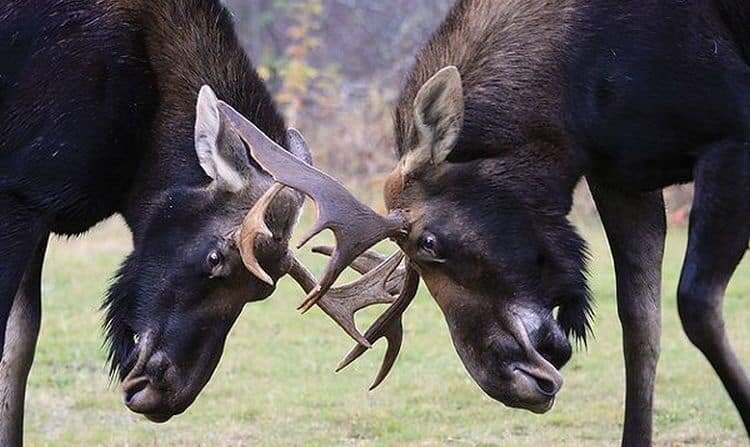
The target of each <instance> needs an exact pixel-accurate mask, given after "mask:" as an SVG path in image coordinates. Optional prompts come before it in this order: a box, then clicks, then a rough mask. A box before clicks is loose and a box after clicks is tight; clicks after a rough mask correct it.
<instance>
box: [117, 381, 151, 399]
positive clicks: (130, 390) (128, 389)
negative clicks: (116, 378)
mask: <svg viewBox="0 0 750 447" xmlns="http://www.w3.org/2000/svg"><path fill="white" fill-rule="evenodd" d="M148 384H149V380H148V379H147V378H145V377H141V378H139V379H136V380H134V381H132V382H131V383H128V384H127V385H126V386H125V389H124V390H123V394H124V395H123V401H124V402H125V405H130V404H131V403H132V402H133V397H135V395H136V394H138V393H139V392H141V391H143V390H144V389H145V388H146V387H147V386H148Z"/></svg>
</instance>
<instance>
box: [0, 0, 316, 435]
mask: <svg viewBox="0 0 750 447" xmlns="http://www.w3.org/2000/svg"><path fill="white" fill-rule="evenodd" d="M0 37H1V38H2V39H0V55H2V59H3V60H4V61H6V62H7V63H3V64H2V66H1V67H0V135H2V139H0V253H2V259H0V349H1V351H0V352H1V353H2V362H1V363H0V444H2V445H4V446H6V445H7V446H11V445H19V444H20V443H21V433H22V421H23V400H24V393H25V384H26V377H27V375H28V372H29V368H30V366H31V362H32V359H33V355H34V347H35V343H36V337H37V332H38V329H39V319H40V272H41V266H42V262H43V259H44V253H45V246H46V241H47V238H48V237H49V235H50V234H52V233H55V234H62V235H74V234H79V233H82V232H85V231H86V230H87V229H88V228H90V227H91V226H92V225H94V224H96V223H97V222H99V221H101V220H102V219H104V218H106V217H108V216H110V215H112V214H115V213H119V214H121V215H122V216H124V218H125V220H126V222H127V224H128V226H129V227H130V229H131V230H132V233H133V245H134V249H133V252H132V253H131V254H130V255H129V256H128V257H127V259H126V260H125V262H124V263H123V265H122V268H121V269H120V271H119V273H118V276H117V278H116V281H115V282H114V284H113V285H112V287H111V289H110V291H109V294H108V296H107V298H106V301H105V305H104V307H105V309H106V335H107V342H108V346H109V358H110V360H111V369H112V373H113V374H116V375H118V377H119V379H120V380H121V381H123V392H124V400H125V403H126V405H127V406H128V407H129V408H130V409H131V410H133V411H135V412H138V413H142V414H145V415H146V416H147V417H149V418H150V419H151V420H154V421H164V420H166V419H169V418H170V417H171V416H173V415H175V414H179V413H181V412H183V411H184V410H185V409H186V408H187V407H188V406H189V405H190V404H191V403H192V402H193V400H194V399H195V398H196V396H197V395H198V393H199V392H200V390H201V389H202V388H203V387H204V386H205V384H206V382H207V381H208V379H209V377H210V376H211V374H212V372H213V370H214V368H215V367H216V364H217V362H218V360H219V357H220V355H221V352H222V349H223V345H224V341H225V339H226V336H227V334H228V332H229V330H230V328H231V326H232V324H233V323H234V321H235V320H236V318H237V316H238V315H239V313H240V310H241V308H242V306H243V305H244V304H245V303H246V302H248V301H253V300H259V299H263V298H266V297H267V296H269V295H270V294H271V292H272V291H273V289H274V284H275V281H276V280H277V279H278V278H279V277H280V276H282V275H284V274H285V273H287V271H288V270H289V268H290V266H291V265H292V258H291V257H290V255H289V253H288V251H287V243H288V240H289V235H290V233H291V230H292V226H293V224H294V222H295V221H296V219H297V216H298V211H299V208H300V206H301V196H300V195H299V194H297V193H294V192H292V191H283V192H281V193H280V194H278V195H277V197H276V200H275V201H274V202H273V203H272V204H270V209H271V212H270V213H268V215H267V219H266V224H267V225H268V227H269V229H270V233H271V236H272V237H266V238H263V239H259V240H257V241H255V244H254V245H253V246H251V247H247V246H245V247H244V248H243V247H241V245H242V244H241V243H240V242H239V238H238V234H239V232H240V231H239V229H240V227H241V224H242V223H243V221H244V220H245V217H246V215H247V213H248V211H249V209H250V207H251V206H252V204H253V203H255V202H256V201H257V200H258V199H259V198H260V197H261V196H262V194H263V193H264V191H265V190H266V189H268V188H269V187H270V186H271V184H272V183H271V179H270V177H269V176H268V175H267V174H264V173H263V172H262V171H260V170H258V169H257V165H256V164H255V163H254V161H252V160H251V159H250V158H249V156H248V153H247V150H246V148H245V146H244V145H243V143H242V142H241V141H240V140H239V138H238V137H237V136H235V135H234V134H233V133H232V132H231V131H230V130H229V129H228V127H227V126H226V123H225V121H224V120H223V119H222V117H221V116H220V115H219V111H218V108H217V105H218V100H217V96H216V95H218V96H220V97H222V98H224V99H226V100H228V101H232V103H233V104H236V105H237V107H238V108H239V109H240V110H242V111H243V112H244V113H247V114H248V116H251V117H252V119H253V120H254V121H255V122H256V123H258V125H259V126H260V127H261V128H262V129H263V130H264V132H266V133H267V134H268V135H270V136H271V138H273V139H274V140H275V141H276V142H278V143H279V144H281V145H284V146H286V145H287V136H286V135H287V133H286V130H285V126H284V121H283V119H282V118H281V116H280V115H279V114H278V113H277V111H276V109H275V107H274V104H273V103H272V100H271V97H270V95H269V94H268V92H267V91H266V89H265V87H264V85H263V83H262V81H261V80H260V78H259V77H258V76H257V75H256V73H255V71H254V69H253V67H252V66H251V64H250V62H249V60H248V58H247V57H246V55H245V54H244V52H243V50H242V49H241V47H240V45H239V43H238V41H237V39H236V37H235V34H234V30H233V26H232V23H231V20H230V17H229V13H228V12H227V11H226V10H225V9H224V8H223V7H222V6H221V5H220V4H219V2H218V1H217V0H158V1H139V0H120V1H118V0H114V1H110V2H100V1H95V0H83V1H73V2H71V1H63V0H44V1H38V2H34V5H33V7H31V5H30V4H26V3H25V2H20V3H19V2H4V3H3V4H2V5H0ZM206 84H208V85H211V86H212V87H213V88H214V89H215V92H216V93H214V91H212V90H211V89H210V88H208V87H204V88H203V89H202V90H200V89H201V86H203V85H206ZM199 90H200V96H199V97H198V98H197V93H198V91H199ZM196 99H197V104H198V106H197V109H196ZM295 147H296V148H297V149H298V150H297V152H296V153H295V155H296V156H299V157H300V158H302V159H304V160H305V161H306V162H309V161H310V157H309V153H305V152H303V151H304V150H306V149H305V148H304V147H303V146H300V145H297V146H295ZM238 246H240V247H238ZM243 251H244V252H248V251H252V252H253V253H254V255H255V256H256V257H257V259H258V261H259V263H260V265H262V267H263V270H264V271H265V272H267V276H265V277H263V278H258V277H256V276H254V275H252V274H251V272H250V271H249V270H248V268H246V267H245V265H244V263H243V262H242V259H241V258H242V257H243V256H242V253H241V252H243ZM52 318H54V316H52Z"/></svg>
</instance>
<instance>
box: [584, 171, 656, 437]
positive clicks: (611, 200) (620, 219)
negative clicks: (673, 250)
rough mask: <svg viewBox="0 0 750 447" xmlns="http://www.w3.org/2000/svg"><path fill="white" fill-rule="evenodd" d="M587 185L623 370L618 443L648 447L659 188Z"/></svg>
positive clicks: (651, 405) (654, 355)
mask: <svg viewBox="0 0 750 447" xmlns="http://www.w3.org/2000/svg"><path fill="white" fill-rule="evenodd" d="M590 186H591V191H592V194H593V196H594V200H595V201H596V206H597V208H598V209H599V213H600V215H601V219H602V223H603V224H604V228H605V230H606V232H607V238H608V239H609V245H610V249H611V251H612V258H613V260H614V264H615V272H616V276H617V310H618V314H619V317H620V323H621V325H622V332H623V352H624V355H625V375H626V390H625V424H624V427H623V436H622V445H623V446H649V445H651V436H652V411H653V396H654V381H655V378H656V364H657V362H658V360H659V338H660V334H661V311H660V304H661V264H662V259H663V256H664V238H665V234H666V220H665V215H664V200H663V198H662V194H661V192H658V193H657V192H655V193H647V194H626V193H621V192H616V191H612V190H609V189H607V188H604V187H601V186H597V185H595V184H594V183H593V182H591V183H590Z"/></svg>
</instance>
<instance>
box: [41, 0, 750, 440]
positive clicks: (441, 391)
mask: <svg viewBox="0 0 750 447" xmlns="http://www.w3.org/2000/svg"><path fill="white" fill-rule="evenodd" d="M223 1H224V3H225V4H226V5H227V6H228V7H229V8H230V10H232V12H233V13H234V16H235V20H236V22H237V27H236V29H237V32H238V33H239V36H240V39H241V40H242V42H243V44H244V45H245V47H246V48H247V50H248V52H249V54H250V55H251V57H252V59H253V61H254V62H255V64H256V65H257V67H258V68H259V71H260V72H261V74H262V76H263V77H264V79H265V80H266V81H267V83H268V85H269V87H270V89H271V90H272V92H273V94H274V96H275V97H276V99H277V102H278V104H279V105H280V106H281V107H282V108H283V111H284V113H285V115H286V116H287V119H288V121H289V123H290V124H293V125H295V126H297V127H299V128H300V129H302V130H303V131H304V133H305V135H306V137H307V138H308V140H309V141H310V143H311V146H312V148H313V151H314V156H315V159H316V163H317V164H318V166H321V167H322V168H323V169H325V170H326V171H328V172H330V173H332V174H333V175H335V176H337V177H339V178H340V179H342V180H343V181H344V183H346V184H347V186H349V187H351V188H353V189H354V190H356V192H357V194H358V195H359V196H360V197H363V198H365V200H367V201H369V202H370V203H371V204H372V205H373V206H375V207H382V195H381V188H382V184H383V178H384V176H385V175H387V173H388V172H389V171H390V170H391V168H392V167H393V166H394V164H395V157H394V150H393V146H394V142H393V136H392V135H393V134H392V119H391V105H392V103H393V102H394V100H395V98H396V96H397V94H398V92H399V88H400V87H401V84H402V82H403V79H404V76H405V73H406V72H407V71H408V70H409V67H410V66H411V64H412V61H413V59H414V55H415V53H416V51H417V49H418V48H419V47H420V45H421V44H422V43H423V42H424V41H425V40H426V39H427V38H428V36H429V35H430V33H431V32H432V30H433V29H435V27H436V26H437V25H438V24H439V23H440V21H441V20H442V18H443V17H444V16H445V14H446V12H447V11H448V9H449V8H450V6H451V5H452V3H453V1H452V0H372V1H368V0H223ZM667 196H668V207H669V216H670V223H671V229H670V235H669V238H668V240H667V250H666V255H665V261H664V289H663V290H664V292H663V297H664V298H663V327H664V329H663V331H664V332H663V343H662V354H661V362H660V366H659V370H658V377H657V388H656V402H655V437H656V444H657V445H669V446H687V445H696V446H704V445H711V446H719V445H727V446H729V445H731V446H734V445H747V437H746V435H745V432H744V428H743V427H742V425H741V422H740V418H739V416H738V415H737V412H736V410H735V409H734V407H733V406H732V404H731V402H730V401H729V398H728V396H727V394H726V393H725V391H724V389H723V387H722V385H721V383H720V382H719V380H718V378H717V377H716V375H715V374H714V372H713V371H712V369H711V368H710V366H709V365H708V363H707V362H706V361H705V359H704V358H703V357H702V355H701V354H700V353H699V352H698V351H697V350H696V349H694V348H693V347H692V345H691V344H690V343H689V341H688V340H687V339H686V337H685V336H684V334H683V333H682V329H681V325H680V322H679V318H678V316H677V310H676V305H675V291H676V283H677V278H678V277H679V273H680V266H681V263H682V257H683V253H684V250H685V243H686V231H685V228H684V225H685V223H686V219H687V217H688V213H689V203H690V199H691V189H690V187H689V186H684V187H678V188H672V189H670V190H669V191H668V192H667ZM309 209H310V207H309V206H308V207H307V213H308V214H307V217H305V218H304V219H303V221H302V222H301V223H300V225H299V227H298V231H304V230H305V229H306V228H308V227H309ZM573 214H574V215H573V220H574V222H575V223H576V225H577V227H578V229H579V231H580V232H581V233H582V235H583V236H584V237H585V239H586V240H587V242H588V244H589V248H590V253H591V262H590V268H589V279H590V286H591V289H592V292H593V294H594V297H595V302H596V320H595V322H594V332H595V334H596V335H595V337H594V338H593V339H592V340H590V342H589V346H588V348H585V349H584V348H583V347H581V348H580V349H578V350H577V352H576V353H575V354H574V357H573V360H572V361H571V362H570V363H569V364H568V365H567V366H566V367H565V368H564V370H563V375H564V377H565V386H564V387H563V389H562V391H561V393H560V395H559V398H558V401H557V403H556V405H555V408H554V409H553V410H552V411H551V412H550V413H549V414H546V415H544V416H537V415H532V414H530V413H528V412H523V411H519V410H512V409H508V408H505V407H504V406H502V405H501V404H498V403H497V402H494V401H492V400H491V399H489V398H488V397H487V396H485V395H484V393H482V392H481V390H479V388H478V387H477V386H476V384H475V383H474V382H473V380H471V378H470V377H469V376H468V374H467V373H466V372H465V370H464V368H463V365H462V364H461V362H460V361H459V359H458V357H457V355H456V352H455V350H454V348H453V346H452V343H451V340H450V336H449V334H448V330H447V327H446V325H445V322H444V320H443V317H442V314H441V313H440V311H439V310H438V308H437V306H436V305H435V303H434V302H433V300H432V298H431V297H430V296H429V294H428V293H427V292H426V290H425V289H424V287H422V288H421V291H420V293H419V295H418V296H417V298H416V300H415V302H414V303H413V304H412V305H411V307H410V308H409V310H408V311H407V312H406V314H405V317H404V326H405V339H404V346H403V349H402V352H401V355H400V357H399V359H398V361H397V362H396V365H395V367H394V368H393V371H392V372H391V374H390V375H389V377H388V378H387V379H386V381H385V382H384V383H383V384H382V385H381V386H380V388H378V389H377V390H376V391H374V392H368V391H367V388H368V386H369V384H370V381H371V380H372V378H373V377H374V376H375V373H376V371H377V368H378V366H379V363H380V359H381V358H382V355H383V353H384V350H385V349H384V348H385V347H384V345H383V343H378V344H377V345H376V346H375V348H374V349H373V351H372V352H370V353H368V354H367V355H365V356H364V357H363V358H362V359H361V360H359V361H358V362H355V363H354V364H353V365H352V366H351V367H349V368H347V369H346V370H344V371H343V372H341V373H339V374H334V373H333V369H334V367H335V365H336V364H337V363H338V361H339V360H340V359H341V358H342V357H343V355H344V354H345V353H346V352H347V351H348V350H349V349H350V348H351V341H350V340H349V338H348V337H347V336H345V335H344V334H343V332H341V331H340V330H339V329H338V328H337V327H336V326H335V324H334V323H332V322H331V321H330V320H329V319H328V318H327V317H326V316H325V315H324V314H323V313H322V312H320V311H318V310H313V311H311V312H310V313H308V314H306V315H305V316H300V315H299V314H298V313H297V312H295V310H294V309H295V308H296V306H297V304H298V302H299V301H300V300H301V299H302V296H303V294H302V293H301V291H300V290H299V289H298V287H297V286H296V285H294V284H293V283H292V282H291V281H286V280H284V281H282V282H281V283H280V284H279V287H278V289H277V291H276V293H275V294H274V296H273V298H271V299H269V300H267V301H264V302H260V303H253V304H251V305H248V306H246V308H245V310H244V313H243V315H242V317H241V318H240V319H239V320H238V322H237V324H236V326H235V328H234V329H233V332H232V334H231V335H230V337H229V339H228V341H227V346H226V350H225V353H224V355H223V357H222V360H221V363H220V365H219V367H218V369H217V370H216V372H215V374H214V377H213V378H212V379H211V381H210V382H209V384H208V385H207V387H206V388H205V390H204V391H203V393H202V394H201V395H200V396H199V398H198V400H197V401H196V402H195V404H194V405H193V406H192V407H191V408H190V409H189V410H188V411H187V412H186V413H185V414H184V415H181V416H179V417H176V418H174V419H173V420H172V421H170V422H169V423H167V424H164V425H154V424H151V423H148V422H146V421H145V420H144V419H142V418H140V417H138V416H136V415H134V414H132V413H129V412H128V411H127V410H126V408H125V407H124V406H123V405H122V403H121V397H120V393H119V390H118V389H117V388H116V387H114V386H110V387H108V378H107V373H106V362H105V351H104V349H103V348H102V347H101V343H102V340H103V338H102V336H101V330H100V325H101V321H102V314H101V312H99V306H100V303H101V298H102V296H103V295H104V294H105V291H106V288H107V285H108V283H109V278H111V277H112V276H113V274H114V272H115V270H116V268H117V265H118V264H119V263H120V262H122V260H123V258H124V256H125V255H126V254H127V253H128V252H129V251H130V249H131V240H130V234H129V232H128V230H127V229H126V228H125V226H124V225H123V223H122V221H121V220H120V219H118V218H114V219H110V220H108V221H107V222H105V223H104V224H102V225H100V226H99V227H97V228H96V229H94V230H92V231H91V232H89V233H88V234H87V235H86V236H85V237H82V238H75V239H69V240H68V239H60V238H55V239H53V241H52V243H51V245H50V248H49V252H48V259H47V263H46V265H45V271H44V282H43V289H44V314H45V316H44V318H43V322H42V332H41V337H40V341H39V347H38V350H37V358H36V362H35V364H34V367H33V369H32V373H31V377H30V385H29V395H28V396H29V397H28V409H27V426H26V432H27V433H26V435H27V439H26V441H27V444H28V445H51V446H57V445H84V446H89V445H105V446H113V445H119V446H140V445H153V446H166V445H187V446H197V445H205V446H211V447H218V446H225V445H226V446H239V445H248V446H255V445H260V446H330V445H335V446H339V445H342V446H445V445H450V446H539V445H550V446H551V445H576V446H611V445H619V442H620V436H621V424H622V419H623V412H624V403H623V401H624V382H625V380H624V377H625V375H624V367H623V362H622V348H621V332H620V327H619V321H618V318H617V312H616V309H615V305H614V303H615V287H614V275H613V269H612V263H611V260H610V257H609V249H608V247H607V243H606V239H605V237H604V234H603V232H602V229H601V226H600V224H599V222H598V219H596V213H595V210H594V207H593V206H592V204H591V199H590V197H589V196H588V193H587V191H586V188H585V185H584V186H582V187H581V188H580V191H579V192H578V197H577V198H576V201H575V209H574V212H573ZM295 240H296V239H295ZM318 241H319V240H318ZM318 241H316V242H318ZM324 241H325V239H323V241H321V242H324ZM384 249H385V250H393V248H392V247H384ZM300 256H302V259H303V261H304V262H305V263H306V264H307V265H309V266H310V267H311V268H312V269H313V270H314V271H315V273H318V274H319V273H320V270H321V269H322V267H323V265H324V259H321V258H320V257H316V256H314V255H311V254H309V253H308V251H307V250H304V251H302V252H301V253H300ZM749 297H750V262H748V261H747V260H745V261H744V262H743V264H742V265H741V266H740V268H739V270H738V271H737V273H736V274H735V277H734V279H733V281H732V283H731V284H730V287H729V289H728V290H727V295H726V300H725V313H726V316H727V322H726V324H727V327H728V329H729V333H730V337H731V339H732V341H733V342H734V344H735V346H736V347H737V349H738V354H739V355H740V357H741V358H742V359H743V361H744V362H745V365H750V325H748V324H747V322H748V321H750V305H749V304H750V303H748V298H749ZM381 310H382V309H374V310H368V311H366V312H364V315H361V316H359V318H358V322H359V324H360V328H365V327H367V324H368V323H369V322H371V321H372V320H373V319H374V317H375V316H376V315H377V313H378V311H381Z"/></svg>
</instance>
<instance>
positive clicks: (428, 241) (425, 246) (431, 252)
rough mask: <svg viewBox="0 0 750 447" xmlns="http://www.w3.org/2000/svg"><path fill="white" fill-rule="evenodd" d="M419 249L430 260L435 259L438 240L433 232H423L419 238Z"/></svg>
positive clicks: (436, 257)
mask: <svg viewBox="0 0 750 447" xmlns="http://www.w3.org/2000/svg"><path fill="white" fill-rule="evenodd" d="M419 251H420V252H422V254H424V255H425V257H427V258H430V259H431V260H433V261H434V260H437V259H438V258H439V257H438V242H437V238H436V237H435V235H434V234H432V233H429V232H425V233H424V234H422V236H421V237H420V238H419Z"/></svg>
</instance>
